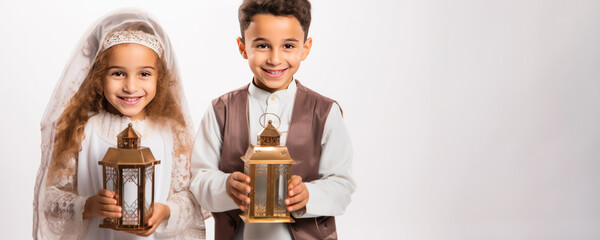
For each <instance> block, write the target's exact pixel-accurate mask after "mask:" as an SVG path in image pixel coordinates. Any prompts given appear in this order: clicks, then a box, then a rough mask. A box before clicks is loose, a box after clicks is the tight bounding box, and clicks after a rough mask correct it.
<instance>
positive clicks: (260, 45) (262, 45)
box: [256, 43, 269, 48]
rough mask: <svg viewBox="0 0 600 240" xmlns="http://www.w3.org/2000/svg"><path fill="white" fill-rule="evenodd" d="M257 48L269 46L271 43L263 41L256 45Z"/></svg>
mask: <svg viewBox="0 0 600 240" xmlns="http://www.w3.org/2000/svg"><path fill="white" fill-rule="evenodd" d="M256 47H257V48H269V45H267V44H265V43H261V44H258V45H256Z"/></svg>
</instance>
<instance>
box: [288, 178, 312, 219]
mask: <svg viewBox="0 0 600 240" xmlns="http://www.w3.org/2000/svg"><path fill="white" fill-rule="evenodd" d="M288 190H289V192H288V199H286V200H285V205H287V206H288V207H287V210H288V211H289V212H293V211H296V210H299V209H301V208H303V207H305V206H306V203H308V189H307V188H306V185H305V184H304V182H302V177H300V176H298V175H293V176H292V178H291V179H290V184H289V185H288Z"/></svg>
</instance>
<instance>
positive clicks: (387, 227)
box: [0, 0, 600, 240]
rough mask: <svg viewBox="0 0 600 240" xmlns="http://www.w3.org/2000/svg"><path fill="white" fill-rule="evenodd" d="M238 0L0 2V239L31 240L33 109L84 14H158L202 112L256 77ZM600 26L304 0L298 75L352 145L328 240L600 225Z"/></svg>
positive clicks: (436, 0) (509, 4)
mask: <svg viewBox="0 0 600 240" xmlns="http://www.w3.org/2000/svg"><path fill="white" fill-rule="evenodd" d="M239 3H240V0H237V1H195V2H192V1H187V2H185V3H183V1H181V3H167V2H166V1H147V0H146V1H112V0H111V1H102V2H97V3H95V4H91V3H87V2H84V1H38V0H36V1H13V2H7V1H6V0H2V1H1V2H0V81H1V83H0V84H1V85H0V100H1V103H0V112H1V113H2V115H1V116H2V117H0V121H1V122H0V131H1V132H0V134H1V136H2V138H0V147H1V149H0V150H1V153H2V160H0V164H2V167H0V168H1V169H2V170H0V182H1V188H0V190H1V191H0V193H2V197H0V209H1V213H2V215H3V217H1V218H0V232H2V235H3V236H2V237H0V238H2V239H29V238H31V216H32V208H31V203H32V196H33V183H34V179H35V174H36V172H37V168H38V164H39V159H40V148H39V144H40V132H39V121H40V119H41V117H42V114H43V112H44V109H45V107H46V104H47V102H48V100H49V98H50V94H51V92H52V89H53V88H54V85H55V84H56V81H57V79H58V78H59V76H60V75H61V73H62V70H63V68H64V66H65V64H66V62H67V60H68V58H69V56H70V54H71V53H72V51H73V48H74V47H75V44H76V43H77V42H78V40H79V38H80V37H81V34H83V32H84V31H85V29H87V27H88V26H89V25H90V24H91V23H92V22H94V21H95V20H96V19H98V18H99V17H101V16H102V15H104V14H106V13H107V12H109V11H112V10H114V9H117V8H121V7H139V8H142V9H145V10H147V11H149V12H151V13H152V14H153V15H154V16H156V18H157V19H158V20H159V22H160V23H161V24H162V26H163V27H164V28H165V29H166V31H167V33H168V34H169V36H170V38H171V40H172V43H173V45H174V47H175V51H176V53H177V56H178V59H179V63H180V68H181V70H182V75H183V81H184V86H185V88H186V94H187V98H188V101H189V104H190V107H191V110H192V115H193V119H194V123H195V125H196V127H197V126H198V123H199V121H200V119H201V116H202V114H203V113H204V111H205V110H206V107H207V106H208V104H209V101H210V100H211V99H213V98H215V97H217V96H218V95H220V94H222V93H225V92H226V91H229V90H232V89H234V88H237V87H239V86H242V85H243V84H246V83H247V82H249V80H250V78H251V72H250V70H249V68H248V65H247V63H246V61H244V60H243V59H242V58H241V57H240V56H239V54H238V52H237V50H236V44H235V37H236V36H238V34H239V33H238V32H239V30H238V29H239V27H238V25H237V20H236V19H237V7H238V6H239ZM599 23H600V1H597V0H588V1H586V0H570V1H567V0H548V1H543V0H520V1H516V0H489V1H469V0H454V1H443V0H427V1H421V0H405V1H384V0H374V1H357V0H347V1H322V0H313V22H312V25H311V30H310V36H311V37H313V40H314V42H313V49H312V52H311V54H310V56H309V57H308V59H307V60H306V61H305V62H304V63H303V64H302V67H301V68H300V71H299V73H298V74H297V75H296V77H297V78H298V79H300V80H302V81H303V83H304V84H305V85H307V86H309V87H310V88H312V89H314V90H316V91H318V92H320V93H322V94H324V95H326V96H329V97H332V98H334V99H336V100H338V102H340V104H341V106H342V107H343V109H344V113H345V120H346V123H347V125H348V127H349V129H350V133H351V136H352V141H353V143H354V147H355V158H354V175H355V177H356V180H357V182H358V190H357V191H356V193H355V194H354V195H353V202H352V203H351V204H350V206H349V207H348V209H347V212H346V214H344V215H343V216H341V217H339V218H337V221H338V224H337V225H338V232H339V236H340V238H341V239H457V240H458V239H461V240H462V239H600V227H598V226H599V225H600V174H598V173H597V172H598V170H599V169H600V158H599V156H600V147H598V145H599V143H600V44H599V43H600V24H599ZM209 222H212V220H211V221H209ZM210 226H211V228H209V229H208V232H209V236H211V237H212V234H213V229H212V225H210Z"/></svg>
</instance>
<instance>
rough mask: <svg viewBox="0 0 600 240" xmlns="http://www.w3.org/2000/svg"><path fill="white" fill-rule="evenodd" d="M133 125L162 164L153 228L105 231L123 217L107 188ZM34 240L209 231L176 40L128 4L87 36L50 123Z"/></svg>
mask: <svg viewBox="0 0 600 240" xmlns="http://www.w3.org/2000/svg"><path fill="white" fill-rule="evenodd" d="M129 123H132V124H133V128H134V129H135V130H136V131H137V132H138V133H140V134H141V135H142V138H141V140H142V145H143V146H146V147H149V148H150V149H151V150H152V152H153V154H154V156H155V157H156V159H159V160H161V164H160V165H157V166H156V168H155V196H154V205H153V206H152V208H153V209H152V210H153V213H152V216H151V217H150V219H149V220H148V225H150V226H151V229H149V230H148V231H146V232H142V233H126V232H121V231H114V230H110V229H104V228H99V227H98V225H99V224H100V223H101V222H102V219H103V218H106V217H120V216H121V210H122V209H121V207H119V206H117V205H116V202H117V201H116V199H115V193H114V192H112V191H109V190H106V189H102V171H101V167H100V166H99V165H98V161H100V160H102V158H103V157H104V154H105V153H106V150H107V149H108V148H109V147H115V146H116V140H117V135H118V134H119V133H120V132H121V131H122V130H123V129H125V128H126V127H127V125H128V124H129ZM41 125H42V162H41V165H40V170H39V171H38V177H37V181H36V188H35V199H34V224H33V226H34V230H33V231H34V232H33V236H34V238H36V239H37V238H41V239H59V238H60V239H84V238H85V239H137V238H142V237H148V236H149V238H150V239H188V238H196V239H197V238H204V237H205V231H204V220H203V216H202V215H201V209H200V206H199V205H198V204H197V202H196V201H195V198H194V197H193V195H191V193H190V192H189V189H188V187H189V181H190V170H189V167H190V161H189V157H190V151H191V148H192V140H191V136H192V133H193V126H192V123H191V121H190V118H189V113H188V110H187V106H186V103H185V98H184V94H183V90H182V86H181V82H180V78H179V75H178V72H177V65H176V63H175V56H174V53H173V50H172V48H171V44H170V41H169V39H168V38H167V36H166V35H165V33H164V32H163V30H162V28H161V27H160V26H159V25H158V24H157V23H156V21H154V20H153V19H152V18H150V17H149V16H148V15H147V14H145V13H143V12H140V11H135V10H123V11H119V12H116V13H113V14H110V15H108V16H107V17H105V18H103V19H101V20H100V21H99V22H98V23H97V24H95V25H94V26H93V27H92V28H91V29H90V30H89V31H88V34H86V35H84V37H83V39H82V41H81V43H80V44H79V46H78V47H77V48H76V51H75V53H74V55H73V56H72V57H71V60H70V63H69V64H68V65H67V67H66V69H65V71H64V73H63V76H62V77H61V79H60V81H59V83H58V85H57V87H56V89H55V90H54V93H53V95H52V99H51V100H50V102H49V104H48V107H47V108H46V112H45V114H44V117H43V120H42V123H41Z"/></svg>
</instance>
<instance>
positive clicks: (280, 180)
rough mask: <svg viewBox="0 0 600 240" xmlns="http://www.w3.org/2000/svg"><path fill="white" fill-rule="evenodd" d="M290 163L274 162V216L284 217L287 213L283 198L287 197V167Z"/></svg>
mask: <svg viewBox="0 0 600 240" xmlns="http://www.w3.org/2000/svg"><path fill="white" fill-rule="evenodd" d="M289 166H290V165H286V164H276V165H275V166H273V167H274V169H275V184H274V185H273V186H274V187H275V189H274V191H275V194H273V197H274V198H275V199H274V202H275V206H274V208H273V215H274V216H276V217H285V216H286V215H287V211H286V209H285V208H286V205H285V199H286V198H287V181H288V168H289Z"/></svg>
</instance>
